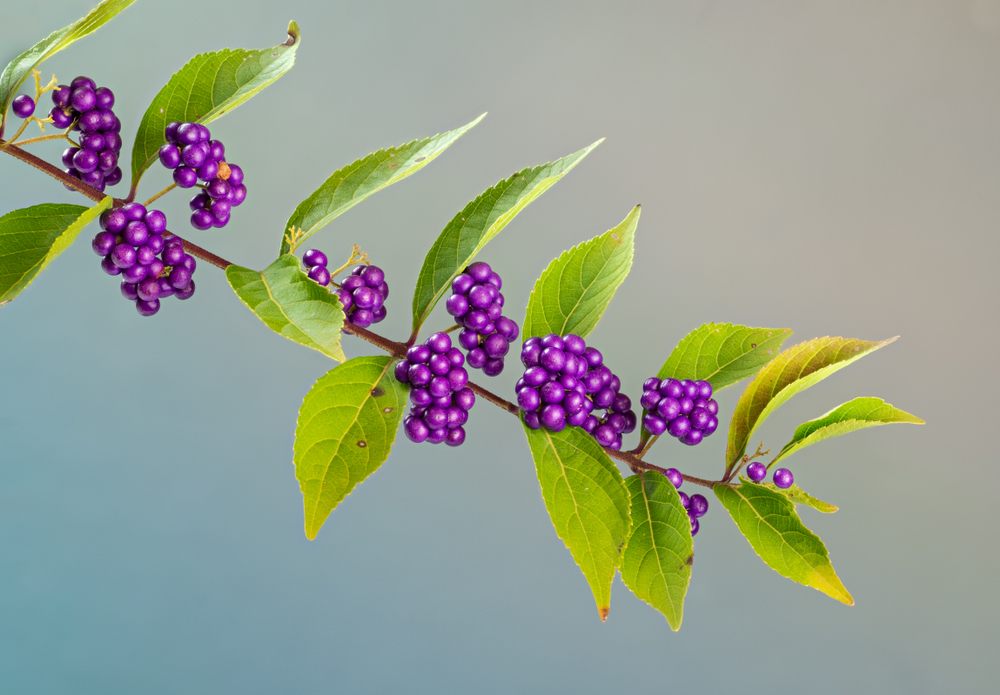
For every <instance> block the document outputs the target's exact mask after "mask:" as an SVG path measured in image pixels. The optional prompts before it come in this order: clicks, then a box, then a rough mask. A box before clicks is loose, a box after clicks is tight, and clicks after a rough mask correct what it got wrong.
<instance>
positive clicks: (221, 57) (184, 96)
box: [132, 22, 302, 191]
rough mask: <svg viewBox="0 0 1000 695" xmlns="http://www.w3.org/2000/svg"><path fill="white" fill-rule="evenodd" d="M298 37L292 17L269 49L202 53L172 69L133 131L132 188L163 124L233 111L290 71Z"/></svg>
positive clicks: (205, 120) (155, 146) (158, 140)
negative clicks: (284, 34)
mask: <svg viewBox="0 0 1000 695" xmlns="http://www.w3.org/2000/svg"><path fill="white" fill-rule="evenodd" d="M301 42H302V37H301V34H300V32H299V25H298V24H296V23H295V22H291V23H290V24H289V25H288V39H287V40H286V41H285V42H284V43H281V44H278V45H277V46H275V47H273V48H263V49H260V50H253V51H250V50H245V49H242V48H238V49H229V48H226V49H223V50H221V51H216V52H214V53H201V54H199V55H196V56H195V57H194V58H192V59H191V60H190V61H188V63H187V64H186V65H185V66H184V67H182V68H181V69H180V70H178V71H177V72H176V73H174V76H173V77H171V78H170V80H169V81H168V82H167V84H166V85H164V87H163V89H161V90H160V92H159V94H157V95H156V96H155V97H154V98H153V103H151V104H150V105H149V108H148V109H146V113H145V115H143V117H142V121H141V122H140V123H139V130H138V132H136V134H135V145H134V146H133V147H132V190H133V191H134V190H135V189H136V187H137V186H138V185H139V179H140V178H142V175H143V173H144V172H145V171H146V169H148V168H149V165H150V164H152V163H153V161H154V160H155V159H156V157H157V152H158V150H159V149H160V147H161V146H162V145H163V144H164V143H165V142H166V138H165V137H164V135H163V132H164V130H165V129H166V127H167V124H168V123H172V122H173V121H187V122H196V123H211V122H212V121H214V120H215V119H216V118H219V117H220V116H222V115H223V114H225V113H228V112H230V111H232V110H233V109H235V108H236V107H237V106H239V105H240V104H242V103H243V102H245V101H246V100H247V99H249V98H250V97H252V96H254V95H255V94H257V93H258V92H260V91H261V90H262V89H264V88H265V87H267V86H268V85H270V84H271V83H272V82H274V81H275V80H277V79H278V78H279V77H281V76H282V75H284V74H285V73H286V72H288V71H289V70H291V68H292V65H294V64H295V52H296V51H297V50H298V48H299V44H300V43H301ZM237 163H238V162H237Z"/></svg>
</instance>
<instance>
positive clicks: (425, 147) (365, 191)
mask: <svg viewBox="0 0 1000 695" xmlns="http://www.w3.org/2000/svg"><path fill="white" fill-rule="evenodd" d="M485 117H486V114H485V113H484V114H483V115H482V116H480V117H479V118H477V119H476V120H474V121H473V122H472V123H469V124H468V125H464V126H462V127H461V128H458V129H457V130H452V131H449V132H447V133H443V134H441V135H435V136H433V137H430V138H425V139H423V140H414V141H413V142H410V143H407V144H405V145H400V146H399V147H390V148H389V149H387V150H379V151H378V152H374V153H372V154H370V155H368V156H367V157H363V158H361V159H359V160H357V161H356V162H354V163H353V164H350V165H348V166H346V167H344V168H343V169H340V170H339V171H335V172H333V175H332V176H330V178H328V179H327V180H326V181H325V182H324V183H323V185H322V186H320V187H319V188H317V189H316V190H315V191H314V192H313V194H312V195H311V196H309V197H308V198H306V199H305V200H303V201H302V202H301V203H299V206H298V207H297V208H295V212H293V213H292V216H291V217H290V218H289V220H288V224H286V225H285V230H284V232H283V233H282V235H281V253H290V252H291V246H290V245H289V243H288V239H287V238H286V236H285V232H288V231H289V230H290V229H291V228H293V227H294V228H295V229H301V230H302V235H301V236H300V237H298V240H297V243H302V242H303V241H305V240H306V239H308V238H309V237H311V236H312V235H313V234H315V233H316V232H318V231H319V230H320V229H322V228H323V227H325V226H326V225H328V224H329V223H330V222H332V221H333V219H334V218H336V217H338V216H340V215H342V214H344V213H345V212H347V211H348V210H350V209H351V208H353V207H354V206H355V205H357V204H358V203H360V202H361V201H362V200H364V199H365V198H367V197H368V196H370V195H372V194H373V193H377V192H378V191H381V190H382V189H383V188H386V187H387V186H390V185H392V184H394V183H396V182H397V181H402V180H403V179H405V178H406V177H407V176H409V175H410V174H415V173H417V172H418V171H420V170H421V169H423V168H424V167H425V166H427V165H428V164H430V163H431V162H432V161H434V159H436V158H437V156H438V155H439V154H441V153H442V152H444V151H445V150H446V149H448V147H449V146H450V145H451V144H452V143H453V142H455V141H456V140H458V139H459V138H460V137H462V136H463V135H465V133H466V132H467V131H468V130H469V129H470V128H472V127H473V126H474V125H476V124H477V123H479V121H481V120H483V118H485Z"/></svg>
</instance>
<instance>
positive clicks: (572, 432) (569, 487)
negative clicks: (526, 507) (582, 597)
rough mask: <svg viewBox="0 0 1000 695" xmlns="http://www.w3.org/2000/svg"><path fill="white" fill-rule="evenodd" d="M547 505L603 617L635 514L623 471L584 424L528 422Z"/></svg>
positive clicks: (560, 536)
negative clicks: (554, 426) (536, 425)
mask: <svg viewBox="0 0 1000 695" xmlns="http://www.w3.org/2000/svg"><path fill="white" fill-rule="evenodd" d="M524 431H525V433H526V434H527V435H528V445H529V446H530V447H531V456H532V458H533V459H534V460H535V472H536V473H537V474H538V482H539V484H540V485H541V487H542V499H543V500H544V501H545V508H546V509H547V510H548V512H549V518H550V519H552V525H553V526H555V528H556V535H558V536H559V538H561V539H562V541H563V543H565V544H566V547H567V548H569V551H570V554H572V556H573V559H574V560H576V563H577V564H578V565H579V566H580V570H581V571H582V572H583V576H584V577H586V579H587V583H588V584H589V585H590V590H591V591H592V592H593V594H594V600H595V601H596V602H597V612H598V615H599V616H600V618H601V620H605V619H606V618H607V617H608V611H609V610H610V605H611V580H612V579H614V576H615V569H616V568H617V567H618V565H619V564H620V563H621V559H622V551H623V550H624V548H625V543H626V541H627V540H628V534H629V528H630V526H631V520H630V516H629V506H630V501H629V495H628V492H627V491H626V490H625V484H624V482H623V481H622V476H621V473H619V472H618V469H617V468H616V467H615V465H614V464H613V463H612V462H611V459H610V458H608V455H607V453H605V451H604V449H602V448H601V447H600V445H598V443H597V442H596V441H594V438H593V437H591V436H589V435H588V434H587V433H586V432H584V431H583V430H582V429H580V428H579V427H567V428H566V429H564V430H562V431H561V432H549V431H548V430H545V429H541V430H532V429H530V428H528V427H527V426H525V428H524Z"/></svg>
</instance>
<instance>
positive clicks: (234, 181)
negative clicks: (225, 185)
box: [228, 164, 246, 195]
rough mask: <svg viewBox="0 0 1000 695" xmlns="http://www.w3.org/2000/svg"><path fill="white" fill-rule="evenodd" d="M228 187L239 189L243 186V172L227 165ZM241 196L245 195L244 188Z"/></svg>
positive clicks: (232, 165) (236, 167) (233, 165)
mask: <svg viewBox="0 0 1000 695" xmlns="http://www.w3.org/2000/svg"><path fill="white" fill-rule="evenodd" d="M228 180H229V185H230V186H232V187H233V188H239V187H241V186H242V185H243V170H242V169H240V168H239V167H238V166H236V165H235V164H230V165H229V179H228ZM243 195H246V187H245V186H244V187H243Z"/></svg>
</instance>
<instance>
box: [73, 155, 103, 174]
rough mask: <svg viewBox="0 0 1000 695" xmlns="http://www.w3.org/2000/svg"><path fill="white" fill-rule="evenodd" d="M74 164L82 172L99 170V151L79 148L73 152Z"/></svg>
mask: <svg viewBox="0 0 1000 695" xmlns="http://www.w3.org/2000/svg"><path fill="white" fill-rule="evenodd" d="M73 166H74V167H75V168H76V170H77V171H79V172H80V173H81V174H86V173H87V172H90V171H96V170H97V153H96V152H91V151H90V150H77V151H76V152H75V153H74V154H73Z"/></svg>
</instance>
